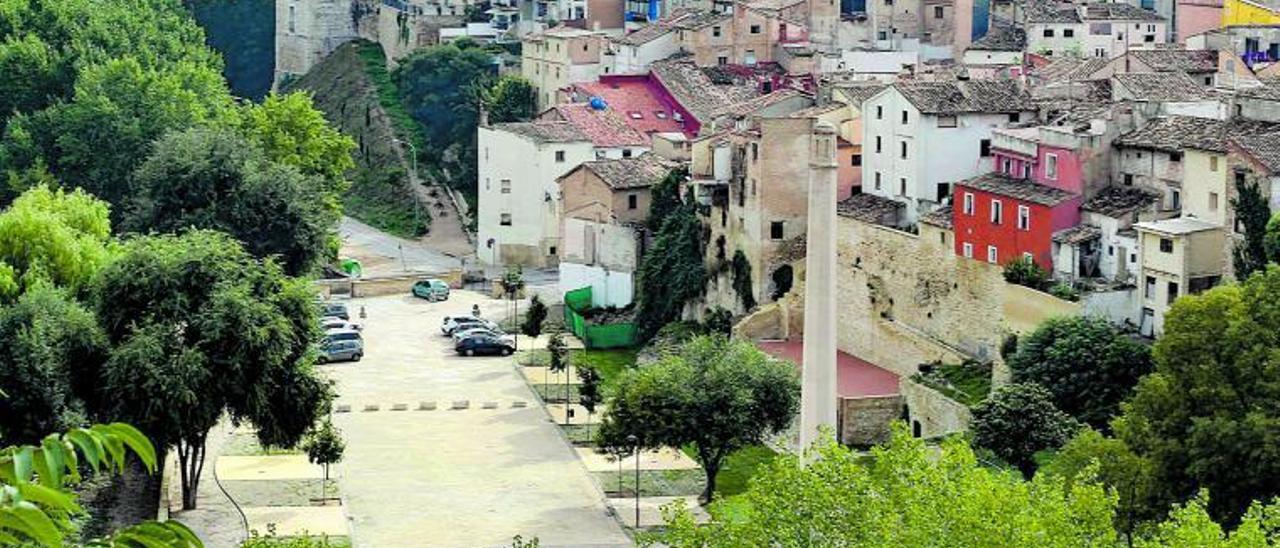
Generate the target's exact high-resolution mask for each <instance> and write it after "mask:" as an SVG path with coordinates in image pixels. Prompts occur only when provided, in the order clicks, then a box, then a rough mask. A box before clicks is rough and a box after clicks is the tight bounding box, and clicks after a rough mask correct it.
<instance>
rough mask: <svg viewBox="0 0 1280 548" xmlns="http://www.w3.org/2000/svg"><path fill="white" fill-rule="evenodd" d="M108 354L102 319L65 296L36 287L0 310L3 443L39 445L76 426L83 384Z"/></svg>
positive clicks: (80, 413)
mask: <svg viewBox="0 0 1280 548" xmlns="http://www.w3.org/2000/svg"><path fill="white" fill-rule="evenodd" d="M106 353H107V348H106V337H105V336H104V335H103V333H102V330H101V329H100V328H99V327H98V322H97V319H96V318H94V316H93V314H92V313H90V312H89V311H88V310H86V309H85V308H84V307H82V306H81V305H80V304H79V303H77V302H75V301H73V300H72V299H71V298H70V297H69V296H67V294H66V292H65V291H63V290H59V289H55V288H52V287H36V288H33V289H32V290H30V291H28V292H27V293H26V294H24V295H23V296H22V297H21V298H19V299H18V302H17V303H16V304H14V305H12V306H9V307H6V308H3V309H0V390H2V391H3V392H4V393H5V394H9V396H8V397H0V431H2V432H3V433H0V439H2V440H5V441H9V442H17V443H35V442H37V441H39V440H40V438H42V437H44V436H45V434H46V433H47V432H51V431H55V430H63V429H66V428H69V427H71V426H73V425H74V424H76V423H77V422H78V420H77V419H78V418H79V417H82V416H83V415H84V413H85V409H84V406H83V404H82V402H81V400H80V399H79V397H80V396H81V395H83V394H85V393H86V392H88V390H89V387H87V386H84V383H83V381H82V379H85V378H87V377H88V376H90V374H91V373H92V372H93V371H95V370H96V369H97V368H98V367H100V366H101V364H102V363H103V362H104V361H105V360H106Z"/></svg>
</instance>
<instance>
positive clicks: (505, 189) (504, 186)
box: [498, 179, 511, 194]
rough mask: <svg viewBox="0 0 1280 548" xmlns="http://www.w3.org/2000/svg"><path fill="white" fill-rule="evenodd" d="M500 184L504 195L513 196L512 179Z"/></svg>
mask: <svg viewBox="0 0 1280 548" xmlns="http://www.w3.org/2000/svg"><path fill="white" fill-rule="evenodd" d="M498 184H499V188H501V189H502V193H503V194H511V179H503V180H502V181H500V182H499V183H498Z"/></svg>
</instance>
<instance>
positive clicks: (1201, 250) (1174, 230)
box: [1133, 217, 1226, 336]
mask: <svg viewBox="0 0 1280 548" xmlns="http://www.w3.org/2000/svg"><path fill="white" fill-rule="evenodd" d="M1133 228H1135V229H1137V231H1138V248H1139V249H1140V257H1141V259H1140V268H1141V272H1142V274H1141V279H1140V280H1139V288H1140V289H1141V291H1142V293H1141V295H1140V297H1139V299H1140V302H1141V303H1142V320H1141V322H1142V323H1141V325H1140V328H1139V329H1140V331H1141V333H1142V334H1143V335H1147V336H1159V335H1160V334H1161V333H1163V332H1164V316H1165V313H1166V312H1168V310H1169V306H1170V305H1172V304H1173V301H1175V300H1177V298H1178V297H1180V296H1182V295H1186V294H1196V293H1200V292H1201V291H1204V290H1206V289H1209V288H1211V287H1213V286H1215V285H1218V282H1219V281H1221V280H1222V274H1223V271H1224V270H1225V261H1224V257H1223V254H1222V249H1223V246H1224V245H1226V231H1225V230H1223V228H1222V227H1221V226H1219V225H1217V224H1215V223H1211V222H1208V221H1204V220H1201V219H1197V218H1195V217H1179V218H1176V219H1164V220H1161V221H1150V222H1144V223H1137V224H1135V225H1133Z"/></svg>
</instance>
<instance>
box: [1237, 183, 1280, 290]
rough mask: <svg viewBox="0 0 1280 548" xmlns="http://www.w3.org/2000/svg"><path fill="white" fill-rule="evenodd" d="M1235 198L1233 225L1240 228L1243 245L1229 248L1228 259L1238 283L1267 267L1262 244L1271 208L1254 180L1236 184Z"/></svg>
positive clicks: (1264, 249) (1264, 246)
mask: <svg viewBox="0 0 1280 548" xmlns="http://www.w3.org/2000/svg"><path fill="white" fill-rule="evenodd" d="M1235 185H1236V194H1237V195H1236V197H1235V198H1232V199H1231V207H1232V209H1234V210H1235V212H1236V224H1237V225H1239V226H1240V227H1241V228H1242V229H1243V233H1244V242H1243V243H1242V244H1241V245H1236V246H1235V248H1234V249H1232V253H1231V260H1232V265H1233V266H1234V267H1235V275H1236V279H1237V280H1243V279H1245V278H1248V277H1249V275H1250V274H1253V273H1254V272H1256V271H1258V270H1261V269H1262V268H1264V267H1265V266H1266V264H1267V249H1266V245H1265V243H1264V241H1265V239H1266V232H1267V221H1268V220H1269V219H1270V218H1271V207H1270V206H1269V205H1268V204H1267V199H1266V198H1265V197H1263V195H1262V190H1261V189H1259V188H1258V183H1257V182H1255V181H1247V180H1246V181H1236V183H1235Z"/></svg>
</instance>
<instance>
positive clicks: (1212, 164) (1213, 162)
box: [1209, 156, 1218, 172]
mask: <svg viewBox="0 0 1280 548" xmlns="http://www.w3.org/2000/svg"><path fill="white" fill-rule="evenodd" d="M1209 171H1215V172H1216V171H1218V157H1217V156H1210V157H1209Z"/></svg>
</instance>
